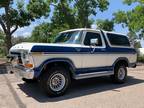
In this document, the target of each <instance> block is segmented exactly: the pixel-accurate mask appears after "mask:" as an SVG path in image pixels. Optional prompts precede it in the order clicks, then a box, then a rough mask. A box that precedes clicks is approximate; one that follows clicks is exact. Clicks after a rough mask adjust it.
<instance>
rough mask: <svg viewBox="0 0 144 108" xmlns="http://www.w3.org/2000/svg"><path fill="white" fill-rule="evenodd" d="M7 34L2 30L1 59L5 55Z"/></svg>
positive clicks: (0, 33)
mask: <svg viewBox="0 0 144 108" xmlns="http://www.w3.org/2000/svg"><path fill="white" fill-rule="evenodd" d="M4 37H5V34H4V33H3V31H2V30H0V57H3V56H4V55H5V42H4Z"/></svg>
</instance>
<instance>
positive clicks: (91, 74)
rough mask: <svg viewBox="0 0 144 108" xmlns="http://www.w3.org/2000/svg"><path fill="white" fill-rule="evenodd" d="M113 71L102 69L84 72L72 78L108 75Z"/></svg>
mask: <svg viewBox="0 0 144 108" xmlns="http://www.w3.org/2000/svg"><path fill="white" fill-rule="evenodd" d="M113 74H114V72H113V71H103V72H93V73H85V74H78V75H76V76H75V77H74V79H76V80H78V79H85V78H93V77H100V76H108V75H113Z"/></svg>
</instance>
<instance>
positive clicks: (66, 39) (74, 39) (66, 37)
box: [54, 31, 82, 44]
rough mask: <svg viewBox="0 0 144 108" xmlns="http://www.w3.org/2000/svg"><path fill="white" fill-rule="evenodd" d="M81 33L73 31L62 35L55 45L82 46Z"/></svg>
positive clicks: (57, 38) (58, 37)
mask: <svg viewBox="0 0 144 108" xmlns="http://www.w3.org/2000/svg"><path fill="white" fill-rule="evenodd" d="M81 38H82V35H81V31H71V32H65V33H60V34H59V35H58V36H57V37H56V39H55V41H54V43H66V44H80V43H81Z"/></svg>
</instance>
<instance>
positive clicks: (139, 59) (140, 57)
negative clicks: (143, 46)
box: [137, 55, 144, 63]
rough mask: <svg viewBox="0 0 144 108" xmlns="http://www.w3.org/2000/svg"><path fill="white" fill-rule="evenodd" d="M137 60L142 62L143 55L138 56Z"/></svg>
mask: <svg viewBox="0 0 144 108" xmlns="http://www.w3.org/2000/svg"><path fill="white" fill-rule="evenodd" d="M137 60H138V62H143V63H144V55H143V56H138V59H137Z"/></svg>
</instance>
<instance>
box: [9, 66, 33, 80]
mask: <svg viewBox="0 0 144 108" xmlns="http://www.w3.org/2000/svg"><path fill="white" fill-rule="evenodd" d="M9 71H12V72H14V73H15V74H16V75H17V76H19V77H21V78H26V79H33V78H34V70H32V69H27V68H25V67H23V66H19V65H16V66H11V68H10V70H9Z"/></svg>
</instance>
